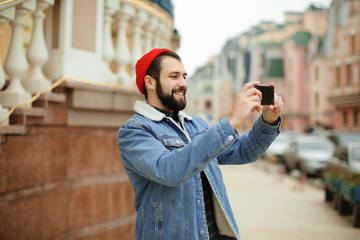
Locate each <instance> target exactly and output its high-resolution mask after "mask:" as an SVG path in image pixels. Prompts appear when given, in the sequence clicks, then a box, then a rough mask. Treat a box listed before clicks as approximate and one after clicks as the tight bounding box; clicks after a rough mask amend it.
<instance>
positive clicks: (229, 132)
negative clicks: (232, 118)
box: [217, 118, 239, 145]
mask: <svg viewBox="0 0 360 240" xmlns="http://www.w3.org/2000/svg"><path fill="white" fill-rule="evenodd" d="M217 132H218V134H219V136H220V137H221V139H222V141H223V143H224V144H225V145H229V144H232V143H233V142H234V141H236V140H237V139H238V137H239V135H238V133H237V131H236V130H234V129H233V127H232V126H231V124H230V122H229V120H228V118H224V119H222V120H220V122H219V124H218V128H217Z"/></svg>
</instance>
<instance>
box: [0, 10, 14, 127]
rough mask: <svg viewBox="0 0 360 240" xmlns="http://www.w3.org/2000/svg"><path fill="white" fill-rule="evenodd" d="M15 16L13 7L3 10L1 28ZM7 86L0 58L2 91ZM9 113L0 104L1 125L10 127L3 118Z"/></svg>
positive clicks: (0, 19)
mask: <svg viewBox="0 0 360 240" xmlns="http://www.w3.org/2000/svg"><path fill="white" fill-rule="evenodd" d="M14 16H15V8H14V7H11V8H9V9H5V10H2V11H1V12H0V26H1V25H3V24H5V23H6V22H7V21H8V20H11V19H14ZM1 35H2V31H0V37H1ZM4 85H5V73H4V71H3V68H2V61H1V58H0V90H1V89H2V88H3V87H4ZM8 112H9V110H8V109H6V108H3V106H2V105H1V102H0V121H1V122H0V125H8V124H9V119H5V120H3V121H2V119H3V117H4V116H5V115H6V114H7V113H8Z"/></svg>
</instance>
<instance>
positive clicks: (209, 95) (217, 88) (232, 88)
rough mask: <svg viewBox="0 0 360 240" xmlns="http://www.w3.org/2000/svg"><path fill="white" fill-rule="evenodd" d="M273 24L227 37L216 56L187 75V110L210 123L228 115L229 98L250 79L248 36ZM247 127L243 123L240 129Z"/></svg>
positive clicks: (250, 64)
mask: <svg viewBox="0 0 360 240" xmlns="http://www.w3.org/2000/svg"><path fill="white" fill-rule="evenodd" d="M274 27H275V24H274V23H272V22H262V23H261V24H260V25H259V26H256V27H253V28H252V29H251V30H250V31H249V32H246V33H243V34H241V35H239V36H238V37H236V38H234V39H229V40H228V41H227V42H226V44H225V46H224V47H223V49H222V51H221V53H220V54H219V55H218V56H214V57H212V58H210V59H209V61H208V62H207V63H206V64H205V65H204V66H202V67H200V68H198V69H197V70H196V72H195V74H194V75H193V76H191V77H190V81H189V82H188V85H189V88H188V89H189V94H188V102H189V108H188V109H189V111H190V113H194V114H198V115H200V116H202V117H204V119H206V120H207V121H208V122H209V123H210V124H213V123H215V122H217V121H219V120H220V119H221V118H223V117H225V116H227V115H228V113H229V112H230V110H231V107H232V101H233V99H234V97H235V95H236V93H238V92H239V91H240V89H241V88H242V86H243V85H244V84H245V83H246V82H249V81H250V80H251V74H252V69H251V67H252V66H253V65H252V62H253V57H256V56H254V54H253V52H252V50H253V45H252V39H253V38H254V37H255V36H257V35H259V34H261V33H263V32H266V31H268V30H269V29H272V28H274ZM248 127H250V125H249V124H247V123H244V126H243V127H242V128H244V129H246V128H248Z"/></svg>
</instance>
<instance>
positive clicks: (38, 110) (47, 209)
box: [0, 0, 179, 239]
mask: <svg viewBox="0 0 360 240" xmlns="http://www.w3.org/2000/svg"><path fill="white" fill-rule="evenodd" d="M0 25H1V26H0V31H1V32H0V33H1V34H0V59H1V60H0V62H1V64H0V89H1V90H0V119H1V126H0V135H1V145H0V176H1V177H0V239H134V221H135V214H136V213H135V210H134V209H133V202H132V200H133V190H132V188H131V185H130V182H129V180H128V178H127V175H126V173H125V171H124V169H123V167H122V164H121V161H120V153H119V150H118V147H117V139H116V136H117V131H118V129H119V127H120V126H121V125H122V124H123V123H124V122H125V121H126V120H127V119H128V118H129V117H130V116H131V115H132V114H133V109H132V108H133V104H134V102H135V101H136V100H137V99H142V98H143V96H142V95H141V94H140V93H138V91H137V89H136V87H135V75H134V71H133V70H134V64H135V62H136V60H137V59H138V58H139V57H140V56H141V55H142V54H144V53H145V52H146V51H148V50H149V49H151V48H153V47H166V48H170V49H172V50H176V49H177V48H178V46H179V36H178V34H177V32H176V30H175V29H174V26H173V5H172V2H171V1H170V0H153V1H149V0H141V1H140V0H13V1H11V0H10V1H0Z"/></svg>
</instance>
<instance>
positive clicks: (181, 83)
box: [179, 77, 187, 87]
mask: <svg viewBox="0 0 360 240" xmlns="http://www.w3.org/2000/svg"><path fill="white" fill-rule="evenodd" d="M179 86H181V87H185V86H187V82H186V79H185V78H184V77H180V80H179Z"/></svg>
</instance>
